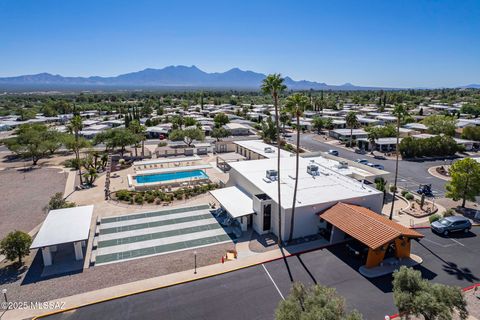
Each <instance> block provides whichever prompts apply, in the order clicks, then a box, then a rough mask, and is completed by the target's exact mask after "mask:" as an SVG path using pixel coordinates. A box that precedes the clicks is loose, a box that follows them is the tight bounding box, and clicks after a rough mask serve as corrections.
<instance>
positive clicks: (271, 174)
mask: <svg viewBox="0 0 480 320" xmlns="http://www.w3.org/2000/svg"><path fill="white" fill-rule="evenodd" d="M266 176H267V179H269V180H271V181H275V180H277V177H278V171H277V170H267V172H266Z"/></svg>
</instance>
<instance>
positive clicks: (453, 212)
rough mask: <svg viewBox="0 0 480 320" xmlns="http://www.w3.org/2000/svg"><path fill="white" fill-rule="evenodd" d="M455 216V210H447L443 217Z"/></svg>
mask: <svg viewBox="0 0 480 320" xmlns="http://www.w3.org/2000/svg"><path fill="white" fill-rule="evenodd" d="M454 215H455V210H453V209H451V208H450V209H448V210H445V212H444V213H443V216H444V217H451V216H454Z"/></svg>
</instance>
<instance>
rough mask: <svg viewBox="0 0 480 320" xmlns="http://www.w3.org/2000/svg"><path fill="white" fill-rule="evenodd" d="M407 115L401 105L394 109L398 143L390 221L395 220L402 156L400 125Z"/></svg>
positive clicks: (396, 145)
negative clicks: (399, 162) (399, 164)
mask: <svg viewBox="0 0 480 320" xmlns="http://www.w3.org/2000/svg"><path fill="white" fill-rule="evenodd" d="M406 114H407V110H406V109H405V107H404V106H403V105H401V104H399V105H396V106H395V108H394V109H393V115H395V117H397V142H396V144H395V179H394V183H393V186H394V187H393V194H392V207H391V208H390V216H389V218H390V220H392V219H393V208H394V205H395V194H396V193H397V180H398V161H399V154H400V150H399V149H400V143H399V142H400V124H401V123H402V120H403V118H404V117H405V115H406Z"/></svg>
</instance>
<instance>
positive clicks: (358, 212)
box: [319, 202, 423, 268]
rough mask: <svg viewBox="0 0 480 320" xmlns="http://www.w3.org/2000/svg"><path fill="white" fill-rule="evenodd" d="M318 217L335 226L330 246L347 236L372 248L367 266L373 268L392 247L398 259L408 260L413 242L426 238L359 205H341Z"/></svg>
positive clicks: (341, 203)
mask: <svg viewBox="0 0 480 320" xmlns="http://www.w3.org/2000/svg"><path fill="white" fill-rule="evenodd" d="M319 216H320V218H321V219H323V220H324V221H326V222H327V223H329V224H331V225H332V226H333V229H332V235H331V242H335V241H336V240H340V239H344V238H345V237H344V235H345V234H347V235H349V236H351V237H352V238H354V239H357V240H358V241H360V242H362V243H363V244H365V245H366V246H367V247H368V248H369V252H368V257H367V263H366V266H367V267H370V268H371V267H375V266H377V265H379V264H380V263H381V262H382V261H383V259H384V257H385V252H386V250H387V247H388V246H389V245H390V244H394V247H395V256H396V257H397V258H408V257H410V240H411V239H419V238H423V234H421V233H419V232H417V231H415V230H413V229H410V228H407V227H405V226H402V225H401V224H399V223H397V222H395V221H392V220H389V219H388V218H387V217H385V216H383V215H380V214H378V213H376V212H373V211H372V210H370V209H367V208H365V207H362V206H358V205H353V204H347V203H343V202H339V203H337V204H336V205H334V206H332V207H331V208H329V209H327V210H325V211H324V212H321V213H319ZM337 230H340V231H341V234H340V235H338V231H337ZM335 233H337V234H335Z"/></svg>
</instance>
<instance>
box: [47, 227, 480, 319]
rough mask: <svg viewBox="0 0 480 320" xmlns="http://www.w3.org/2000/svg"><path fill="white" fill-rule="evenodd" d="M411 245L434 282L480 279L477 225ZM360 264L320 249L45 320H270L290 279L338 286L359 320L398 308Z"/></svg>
mask: <svg viewBox="0 0 480 320" xmlns="http://www.w3.org/2000/svg"><path fill="white" fill-rule="evenodd" d="M420 231H421V232H423V233H424V234H425V235H426V237H425V238H424V239H422V240H421V241H420V242H419V243H417V242H414V243H413V246H412V250H413V252H414V253H416V254H417V255H419V256H421V257H422V258H423V259H424V262H423V264H422V265H421V266H419V267H418V269H419V270H420V271H421V272H422V274H423V276H424V277H425V278H427V279H430V280H432V281H434V282H438V283H445V284H450V285H458V286H461V287H466V286H469V285H471V284H472V283H475V282H479V281H480V279H479V277H480V259H478V257H479V256H480V245H479V244H480V236H479V235H480V228H476V229H475V228H474V230H473V231H474V233H473V232H472V233H469V234H467V235H464V234H461V235H460V236H457V237H456V238H443V237H440V236H438V235H435V234H433V233H432V232H431V231H430V230H428V229H427V230H420ZM359 265H360V261H358V260H356V259H355V258H353V257H351V256H349V255H348V254H347V253H346V250H345V248H344V245H338V246H334V247H330V248H328V249H322V250H317V251H313V252H309V253H305V254H301V255H297V256H292V257H289V258H286V259H281V260H277V261H273V262H269V263H266V264H263V265H258V266H254V267H250V268H246V269H242V270H239V271H234V272H230V273H226V274H222V275H219V276H215V277H211V278H207V279H203V280H198V281H194V282H190V283H186V284H181V285H177V286H173V287H170V288H165V289H159V290H154V291H150V292H147V293H142V294H137V295H134V296H129V297H125V298H121V299H116V300H111V301H108V302H104V303H100V304H95V305H91V306H87V307H83V308H80V309H77V310H75V311H69V312H66V313H61V314H57V315H52V316H49V317H47V318H46V319H49V320H52V319H63V320H66V319H68V320H77V319H98V320H103V319H105V320H110V319H143V320H147V319H169V320H170V319H171V320H180V319H182V320H183V319H231V320H236V319H239V320H240V319H274V310H275V307H276V306H277V304H278V303H279V301H280V300H281V299H282V297H286V296H287V295H288V293H289V291H290V288H291V284H292V281H300V282H303V283H305V284H313V283H319V284H323V285H327V286H331V287H335V288H336V289H337V291H338V293H339V294H340V295H342V296H344V297H345V299H346V301H347V307H348V308H349V309H358V310H359V311H360V312H361V313H362V314H363V317H364V319H383V317H384V316H385V315H386V314H393V313H395V312H396V309H395V306H394V304H393V298H392V293H391V289H392V288H391V281H392V277H391V276H384V277H381V278H377V279H375V280H369V279H366V278H364V277H363V276H361V275H360V274H359V273H358V272H357V269H358V266H359Z"/></svg>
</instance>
